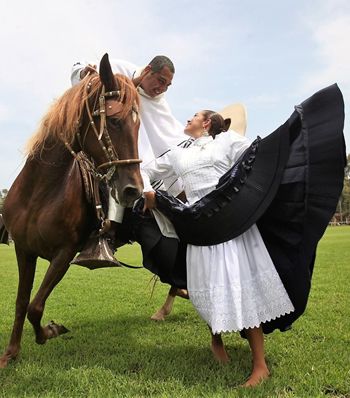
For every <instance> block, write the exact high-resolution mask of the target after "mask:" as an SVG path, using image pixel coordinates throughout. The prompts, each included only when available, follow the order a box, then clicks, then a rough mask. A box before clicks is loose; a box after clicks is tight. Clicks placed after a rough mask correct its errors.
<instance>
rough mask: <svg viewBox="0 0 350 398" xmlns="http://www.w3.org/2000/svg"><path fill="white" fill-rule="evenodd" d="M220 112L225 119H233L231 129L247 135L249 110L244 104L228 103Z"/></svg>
mask: <svg viewBox="0 0 350 398" xmlns="http://www.w3.org/2000/svg"><path fill="white" fill-rule="evenodd" d="M218 113H220V115H221V116H222V117H223V118H224V119H226V118H230V119H231V125H230V129H231V130H234V131H236V132H237V133H239V134H241V135H245V132H246V129H247V110H246V108H245V106H244V105H243V104H240V103H235V104H231V105H227V106H226V107H225V108H224V109H222V110H221V111H219V112H218Z"/></svg>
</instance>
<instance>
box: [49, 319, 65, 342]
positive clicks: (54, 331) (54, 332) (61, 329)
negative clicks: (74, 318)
mask: <svg viewBox="0 0 350 398" xmlns="http://www.w3.org/2000/svg"><path fill="white" fill-rule="evenodd" d="M47 330H48V336H47V337H48V338H49V339H52V338H54V337H58V336H59V335H61V334H65V333H68V332H69V330H68V329H67V328H66V327H65V326H63V325H59V324H57V323H55V322H54V321H51V322H50V323H49V324H48V325H47Z"/></svg>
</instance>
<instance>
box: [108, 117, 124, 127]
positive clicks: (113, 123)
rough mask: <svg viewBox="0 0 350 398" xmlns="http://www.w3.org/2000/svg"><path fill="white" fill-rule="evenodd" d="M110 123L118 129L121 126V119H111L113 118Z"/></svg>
mask: <svg viewBox="0 0 350 398" xmlns="http://www.w3.org/2000/svg"><path fill="white" fill-rule="evenodd" d="M109 122H110V123H111V125H112V126H113V127H117V128H120V127H121V126H120V119H118V118H116V117H111V118H109Z"/></svg>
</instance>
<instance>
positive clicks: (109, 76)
mask: <svg viewBox="0 0 350 398" xmlns="http://www.w3.org/2000/svg"><path fill="white" fill-rule="evenodd" d="M137 109H138V96H137V92H136V89H135V87H134V86H133V84H132V82H131V81H130V80H129V79H127V78H125V77H124V76H121V75H113V73H112V70H111V67H110V64H109V60H108V55H107V54H106V55H105V56H104V57H103V58H102V60H101V63H100V73H99V74H97V73H96V74H92V75H89V76H87V77H86V78H85V79H83V81H82V82H81V83H80V84H78V85H76V86H74V87H72V88H70V89H69V90H67V91H66V93H64V94H63V96H62V97H61V98H59V99H58V100H57V101H56V102H55V104H54V105H53V106H52V108H51V109H50V110H49V112H48V113H47V114H46V116H45V117H44V118H43V121H42V123H41V125H40V127H39V129H38V131H37V133H36V134H35V135H34V136H33V137H32V139H31V140H30V141H29V145H28V147H27V152H28V157H27V161H26V163H25V165H24V167H23V169H22V171H21V172H20V174H19V175H18V177H17V178H16V180H15V182H14V184H13V185H12V187H11V189H10V191H9V193H8V195H7V198H6V201H5V204H4V207H3V220H4V224H5V226H6V229H7V231H8V232H9V233H10V235H11V236H12V238H13V240H14V242H15V250H16V256H17V262H18V271H19V285H18V293H17V300H16V313H15V319H14V324H13V330H12V334H11V338H10V342H9V344H8V346H7V348H6V350H5V352H4V354H3V355H2V356H1V357H0V368H4V367H6V366H7V364H8V362H9V361H10V360H11V359H14V358H16V357H17V355H18V354H19V351H20V341H21V336H22V331H23V324H24V320H25V316H26V315H27V317H28V319H29V321H30V322H31V324H32V325H33V328H34V332H35V339H36V342H37V343H39V344H44V343H45V342H46V340H47V339H49V338H52V337H56V336H58V335H59V334H61V333H64V332H65V331H66V329H65V328H64V326H62V325H56V324H54V323H51V324H49V325H47V326H44V327H43V326H41V318H42V315H43V311H44V307H45V302H46V300H47V298H48V297H49V295H50V293H51V292H52V290H53V289H54V287H55V286H56V285H57V284H58V283H59V282H60V280H61V279H62V278H63V276H64V275H65V273H66V272H67V270H68V268H69V264H70V261H71V260H72V259H73V257H74V256H75V254H76V253H77V251H79V250H80V249H81V248H82V245H83V244H84V242H85V241H86V238H87V237H88V236H89V234H90V233H91V232H92V230H93V229H94V228H96V224H97V222H96V220H97V217H96V210H95V209H94V206H93V205H92V204H91V202H89V200H88V199H87V195H86V193H85V189H84V186H85V185H86V184H85V180H86V174H87V175H89V174H90V176H92V180H95V179H97V180H101V179H105V180H108V182H109V185H111V186H114V188H116V189H117V192H118V197H119V200H120V203H121V204H122V205H123V206H125V207H130V206H132V204H133V203H134V201H135V200H136V199H137V198H138V197H140V195H141V193H142V179H141V175H140V170H139V163H140V160H139V159H138V149H137V148H138V146H137V139H138V128H139V118H138V113H137ZM67 149H68V150H67ZM82 152H84V153H85V154H86V157H85V156H84V158H85V160H84V162H82V155H81V153H82ZM86 158H87V159H86ZM81 163H84V164H85V165H87V169H88V173H85V177H84V178H83V174H84V173H82V172H81V167H79V164H81ZM97 215H98V213H97ZM38 257H42V258H44V259H47V260H49V261H50V265H49V267H48V269H47V272H46V275H45V277H44V279H43V281H42V284H41V286H40V288H39V290H38V292H37V294H36V295H35V297H34V298H33V300H32V301H31V302H29V301H30V294H31V290H32V285H33V280H34V274H35V269H36V261H37V258H38Z"/></svg>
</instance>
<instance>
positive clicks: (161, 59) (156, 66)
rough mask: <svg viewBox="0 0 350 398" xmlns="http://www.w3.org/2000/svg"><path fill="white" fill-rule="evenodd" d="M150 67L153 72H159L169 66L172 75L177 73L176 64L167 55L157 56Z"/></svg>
mask: <svg viewBox="0 0 350 398" xmlns="http://www.w3.org/2000/svg"><path fill="white" fill-rule="evenodd" d="M149 65H150V66H151V69H152V72H159V71H161V70H162V69H163V68H164V66H167V67H168V68H169V70H170V72H171V73H175V67H174V64H173V63H172V61H171V60H170V59H169V58H168V57H166V56H165V55H157V56H156V57H154V58H153V59H152V61H151V62H150V63H149Z"/></svg>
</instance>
